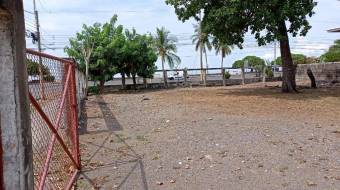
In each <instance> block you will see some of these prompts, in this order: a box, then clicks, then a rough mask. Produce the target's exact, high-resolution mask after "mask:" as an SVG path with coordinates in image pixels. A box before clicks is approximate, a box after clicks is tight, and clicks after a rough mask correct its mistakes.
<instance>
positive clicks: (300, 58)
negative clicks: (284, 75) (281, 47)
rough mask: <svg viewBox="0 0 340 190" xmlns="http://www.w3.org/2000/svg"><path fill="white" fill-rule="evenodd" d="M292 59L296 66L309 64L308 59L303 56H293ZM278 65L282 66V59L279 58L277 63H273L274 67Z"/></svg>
mask: <svg viewBox="0 0 340 190" xmlns="http://www.w3.org/2000/svg"><path fill="white" fill-rule="evenodd" d="M292 59H293V63H294V64H295V65H300V64H307V57H306V56H305V55H302V54H292ZM274 64H276V65H278V66H282V58H281V57H278V58H277V59H276V60H275V61H273V62H272V65H274Z"/></svg>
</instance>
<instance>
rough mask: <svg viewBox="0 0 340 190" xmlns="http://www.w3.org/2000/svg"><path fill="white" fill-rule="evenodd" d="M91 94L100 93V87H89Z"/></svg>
mask: <svg viewBox="0 0 340 190" xmlns="http://www.w3.org/2000/svg"><path fill="white" fill-rule="evenodd" d="M88 93H89V94H99V87H98V86H90V87H89V88H88Z"/></svg>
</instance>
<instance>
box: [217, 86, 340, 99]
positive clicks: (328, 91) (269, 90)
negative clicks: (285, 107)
mask: <svg viewBox="0 0 340 190" xmlns="http://www.w3.org/2000/svg"><path fill="white" fill-rule="evenodd" d="M218 91H219V92H217V96H249V97H251V96H252V97H254V96H256V97H262V98H271V99H273V98H275V99H285V100H293V101H294V100H319V99H323V98H327V97H338V98H340V87H329V88H318V89H312V88H308V87H303V86H300V87H298V91H299V93H282V92H281V88H280V87H277V86H268V87H257V88H256V87H255V88H254V87H249V88H248V87H240V88H233V89H219V90H218Z"/></svg>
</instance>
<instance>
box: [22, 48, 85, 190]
mask: <svg viewBox="0 0 340 190" xmlns="http://www.w3.org/2000/svg"><path fill="white" fill-rule="evenodd" d="M26 53H28V54H32V55H35V56H39V57H44V58H48V59H52V60H56V61H60V62H61V63H64V64H65V65H66V72H67V75H66V81H65V84H64V88H63V91H62V97H61V102H60V104H59V109H58V110H57V113H58V115H57V117H56V118H57V120H56V123H55V124H53V123H52V122H51V120H50V118H49V117H48V116H47V115H46V114H45V113H44V111H43V109H42V107H41V106H40V105H39V103H38V102H37V101H36V100H35V98H34V97H33V95H32V94H31V92H29V100H30V103H31V104H32V106H33V107H34V108H35V109H36V110H37V112H38V113H39V115H40V116H41V117H42V119H43V121H44V122H45V123H46V124H47V126H48V128H49V129H50V130H51V132H52V139H51V141H50V142H49V145H48V154H47V158H46V160H45V163H44V167H43V172H42V175H41V177H40V180H39V190H43V189H44V185H45V182H46V177H47V174H48V170H49V166H50V161H51V159H52V154H53V147H54V145H55V141H56V140H57V141H58V142H59V143H60V145H61V146H62V148H63V150H64V151H65V153H66V154H67V156H68V158H69V159H71V161H72V164H73V166H74V167H75V171H74V174H73V175H72V177H71V178H70V179H69V182H68V183H67V186H66V187H65V189H66V190H69V189H71V188H72V186H73V183H74V181H75V179H76V177H77V175H78V173H79V172H80V170H81V161H80V150H79V135H78V110H77V95H76V94H77V89H76V77H75V68H76V65H75V63H74V62H72V61H69V60H65V59H61V58H58V57H55V56H52V55H49V54H45V53H40V52H36V51H33V50H30V49H27V50H26ZM69 87H71V89H68V88H69ZM68 90H70V91H71V93H70V94H71V96H72V97H71V112H72V115H71V117H72V122H71V125H72V130H73V133H74V135H75V136H74V138H75V142H73V143H74V145H75V147H76V148H75V150H74V152H73V155H72V153H71V152H70V150H69V149H68V148H67V146H66V144H65V142H64V141H63V139H62V138H61V136H60V135H59V133H58V129H59V127H60V121H61V116H62V112H63V109H64V106H65V99H66V97H67V95H68V94H67V91H68Z"/></svg>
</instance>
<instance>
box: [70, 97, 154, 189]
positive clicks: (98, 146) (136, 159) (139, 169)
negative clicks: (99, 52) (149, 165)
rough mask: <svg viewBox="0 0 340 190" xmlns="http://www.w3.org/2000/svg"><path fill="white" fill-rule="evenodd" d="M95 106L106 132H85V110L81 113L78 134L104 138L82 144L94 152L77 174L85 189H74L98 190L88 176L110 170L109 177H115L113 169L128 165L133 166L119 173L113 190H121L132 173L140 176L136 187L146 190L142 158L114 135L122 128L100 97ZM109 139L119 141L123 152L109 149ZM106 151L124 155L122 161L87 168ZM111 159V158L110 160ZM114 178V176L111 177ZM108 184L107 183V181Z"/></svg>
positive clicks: (96, 184)
mask: <svg viewBox="0 0 340 190" xmlns="http://www.w3.org/2000/svg"><path fill="white" fill-rule="evenodd" d="M97 104H98V105H99V108H100V110H101V112H102V114H103V119H104V121H105V126H106V128H107V129H106V130H98V131H91V132H89V131H88V130H87V119H88V118H87V112H86V110H85V109H84V110H85V111H83V114H85V115H84V116H83V119H84V122H83V123H82V126H81V129H80V132H81V134H82V135H96V134H99V133H101V134H104V136H105V137H104V138H102V140H100V141H101V142H100V141H99V143H98V142H84V143H85V144H87V145H91V146H92V147H95V149H94V151H92V152H91V155H90V157H89V158H88V159H87V160H86V162H85V163H83V165H82V168H83V169H82V171H81V172H80V173H79V175H78V177H77V179H78V180H79V179H81V180H85V181H86V182H87V187H88V186H89V187H88V188H85V187H78V188H76V189H100V188H101V187H100V186H98V182H97V181H96V180H95V179H94V178H92V179H91V177H90V174H91V173H92V174H93V173H104V170H106V172H107V169H109V170H112V174H111V175H115V168H117V167H119V166H124V165H129V164H132V165H133V166H132V167H131V168H130V170H127V171H126V172H125V173H120V175H123V178H122V179H121V180H120V182H119V184H116V186H115V187H114V189H121V188H122V187H123V186H124V185H125V184H126V182H127V181H128V179H129V178H130V177H131V175H132V174H133V173H137V174H138V173H139V175H140V176H141V180H140V181H141V184H140V185H138V186H139V187H141V189H143V190H147V189H149V188H148V183H147V180H146V174H145V169H144V163H143V156H141V155H139V154H138V153H137V152H136V151H135V150H134V149H133V148H132V147H131V146H130V145H129V144H128V143H126V141H125V139H124V138H123V137H122V136H121V135H119V134H117V133H116V131H121V130H122V129H123V128H122V126H121V125H120V123H119V122H118V121H117V119H116V117H115V116H114V114H113V113H112V111H111V110H110V108H109V105H108V104H107V103H106V102H105V100H104V99H103V97H102V96H97ZM111 137H115V138H116V139H118V140H119V142H120V143H122V144H123V147H124V150H125V151H120V150H118V149H115V148H114V147H110V146H108V145H110V144H108V142H109V141H110V139H111ZM103 150H104V151H108V152H112V153H118V154H122V155H124V159H119V160H117V159H114V158H113V159H112V162H109V163H105V164H102V165H98V166H96V167H91V166H90V167H89V165H91V162H92V161H93V160H94V158H95V157H96V156H99V155H98V154H99V152H100V151H103ZM110 159H111V158H110ZM113 177H114V176H113ZM108 182H109V181H108Z"/></svg>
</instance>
